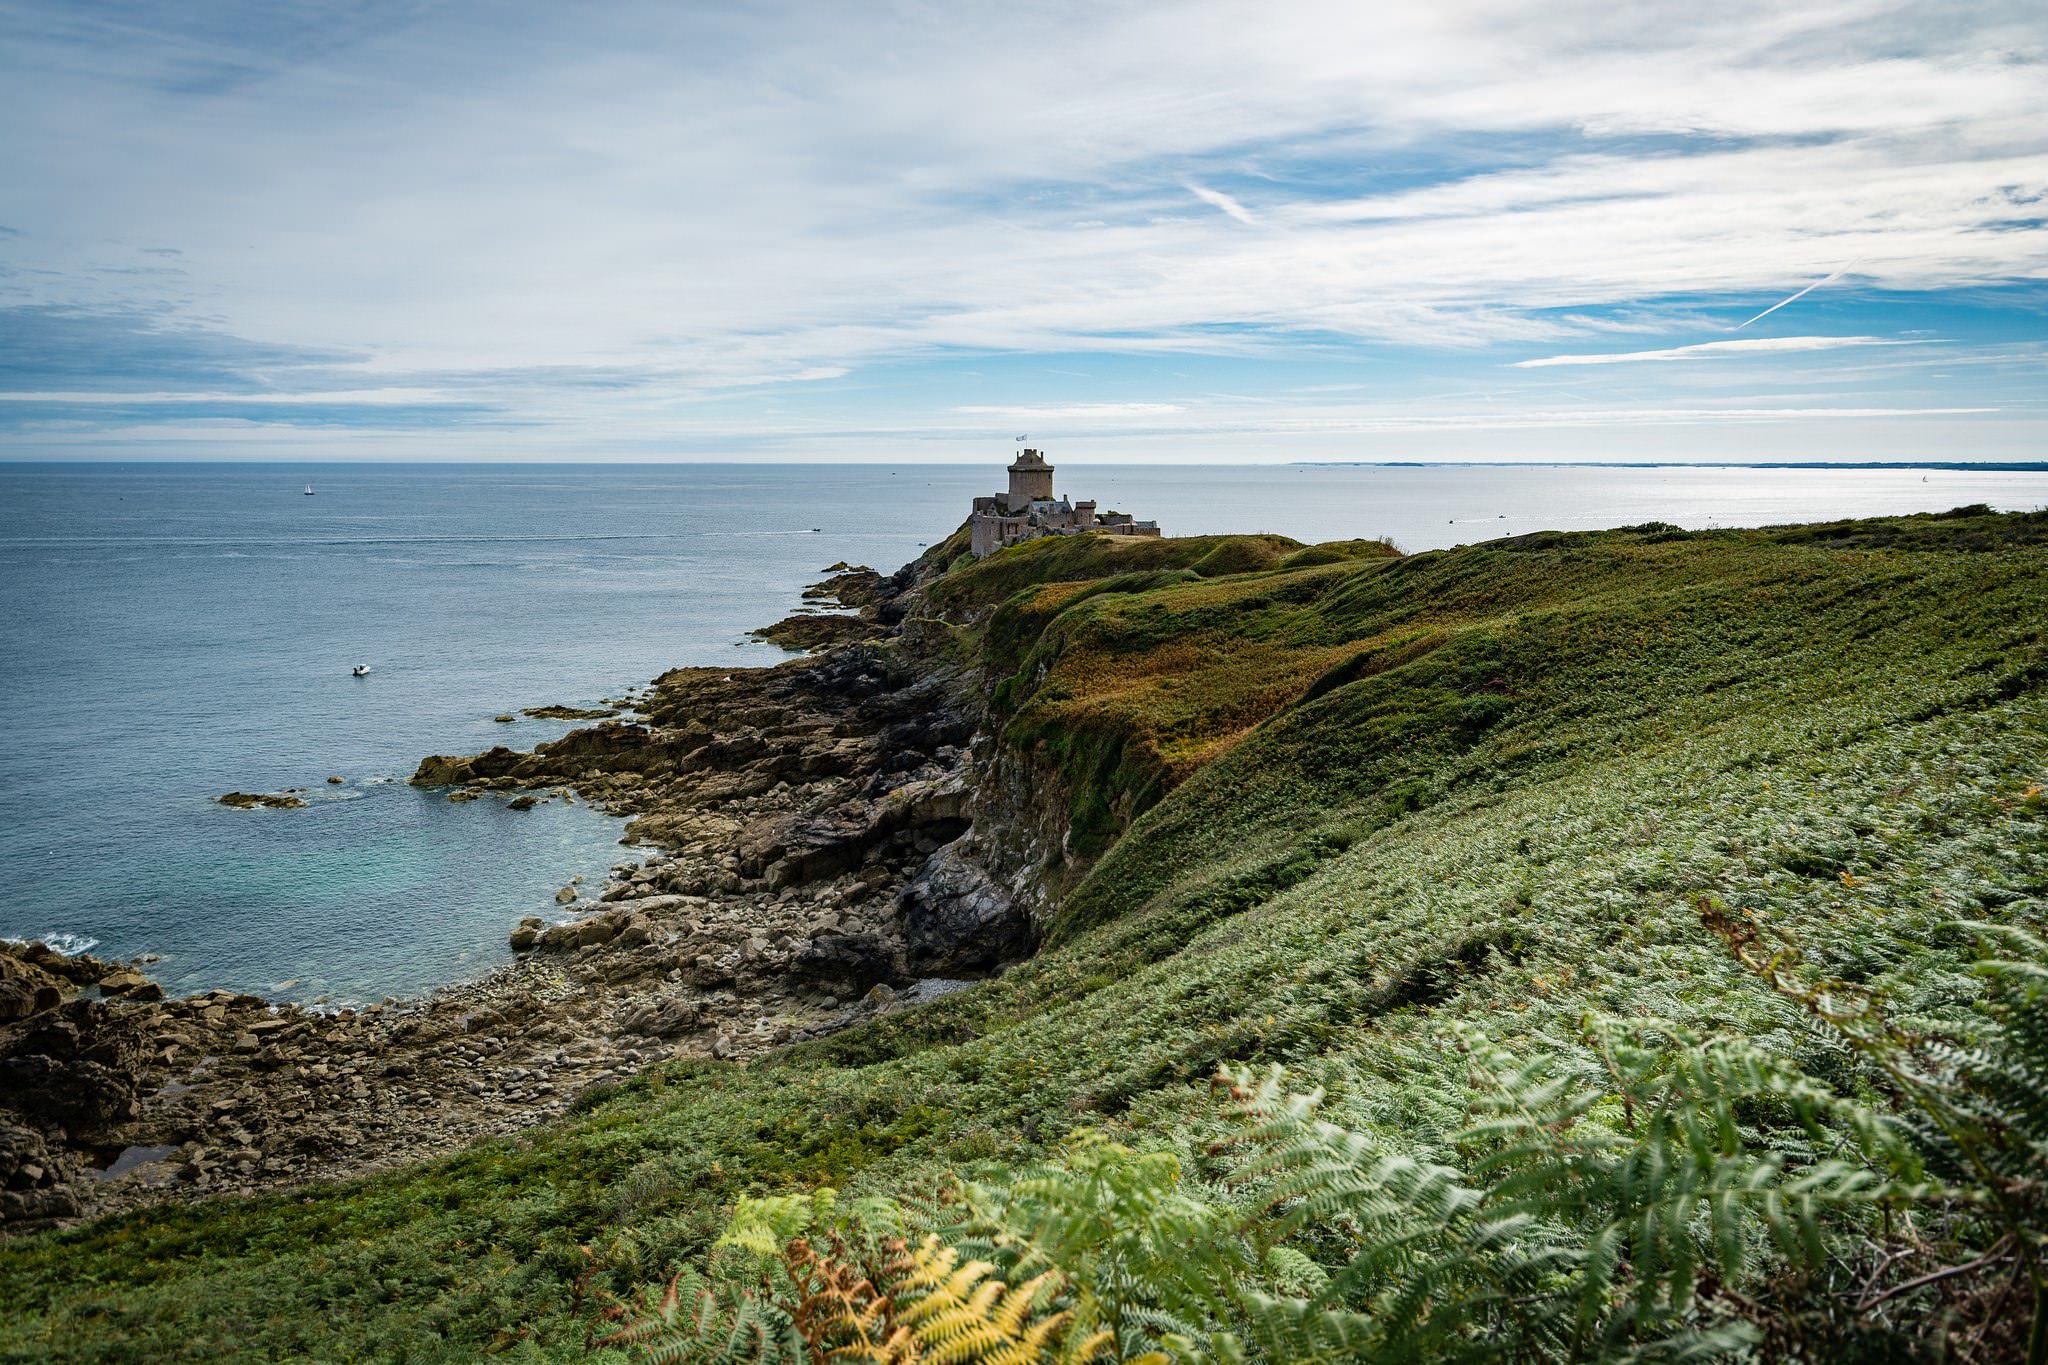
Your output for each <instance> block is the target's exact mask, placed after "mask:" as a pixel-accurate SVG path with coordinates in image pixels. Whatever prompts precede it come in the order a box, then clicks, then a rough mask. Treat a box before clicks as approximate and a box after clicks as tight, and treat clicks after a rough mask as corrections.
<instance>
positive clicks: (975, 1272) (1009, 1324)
mask: <svg viewBox="0 0 2048 1365" xmlns="http://www.w3.org/2000/svg"><path fill="white" fill-rule="evenodd" d="M901 1264H902V1275H901V1278H900V1279H898V1280H897V1281H896V1284H895V1286H894V1297H895V1298H896V1301H897V1313H898V1316H899V1318H900V1319H901V1320H902V1321H903V1322H904V1323H905V1324H907V1325H908V1326H909V1327H910V1329H911V1330H912V1332H913V1333H914V1334H915V1335H916V1339H917V1343H918V1345H919V1347H920V1348H922V1350H921V1354H920V1355H918V1356H917V1357H916V1359H918V1360H920V1361H924V1362H929V1365H967V1362H973V1365H1039V1363H1040V1362H1043V1361H1048V1360H1056V1361H1061V1362H1073V1363H1074V1365H1083V1363H1084V1362H1087V1361H1092V1360H1096V1359H1099V1358H1100V1357H1101V1356H1102V1353H1103V1352H1104V1350H1105V1349H1106V1348H1107V1347H1108V1346H1109V1344H1110V1337H1109V1333H1107V1332H1096V1333H1091V1334H1089V1335H1087V1336H1086V1337H1084V1338H1081V1339H1079V1340H1075V1341H1067V1340H1065V1339H1064V1335H1063V1334H1064V1331H1065V1328H1066V1326H1067V1323H1068V1319H1069V1318H1070V1317H1071V1314H1070V1313H1068V1312H1067V1311H1065V1310H1062V1311H1059V1312H1053V1313H1047V1312H1043V1311H1042V1309H1043V1306H1044V1305H1045V1303H1046V1302H1047V1301H1049V1300H1050V1299H1051V1298H1052V1296H1053V1295H1054V1294H1055V1293H1057V1292H1058V1290H1059V1288H1060V1285H1061V1277H1060V1274H1059V1272H1058V1271H1055V1270H1048V1271H1046V1272H1044V1273H1043V1274H1040V1275H1036V1276H1033V1277H1032V1278H1031V1279H1029V1280H1026V1281H1024V1283H1022V1284H1018V1285H1006V1284H1004V1283H1003V1282H1002V1281H1001V1280H997V1279H992V1278H990V1277H991V1275H992V1274H993V1273H994V1270H995V1267H993V1266H991V1265H990V1264H989V1263H988V1262H986V1261H965V1262H963V1261H962V1260H961V1257H960V1253H959V1251H958V1250H957V1249H955V1248H953V1247H949V1246H943V1245H941V1244H940V1242H939V1239H938V1237H937V1236H929V1237H926V1238H925V1239H924V1241H923V1242H921V1243H920V1244H919V1245H918V1246H917V1247H916V1248H915V1249H914V1250H910V1251H909V1252H908V1254H907V1255H906V1256H905V1257H904V1258H903V1261H902V1262H901Z"/></svg>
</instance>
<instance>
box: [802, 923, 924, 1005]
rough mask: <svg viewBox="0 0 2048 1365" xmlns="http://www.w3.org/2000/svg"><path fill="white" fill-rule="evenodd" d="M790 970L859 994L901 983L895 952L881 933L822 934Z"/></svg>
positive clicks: (813, 940)
mask: <svg viewBox="0 0 2048 1365" xmlns="http://www.w3.org/2000/svg"><path fill="white" fill-rule="evenodd" d="M790 967H791V969H792V970H794V971H795V972H796V973H797V974H798V975H800V976H805V977H809V978H810V979H811V980H813V981H819V982H823V983H825V984H827V985H831V986H837V987H843V988H845V989H846V992H847V993H848V994H850V995H859V994H861V993H863V992H864V991H867V990H869V989H871V988H873V987H875V986H880V985H886V984H887V983H888V982H890V981H892V980H900V979H901V978H902V975H903V972H902V968H901V966H900V965H899V964H898V963H897V960H896V950H895V948H894V946H893V945H892V944H890V942H889V941H888V940H887V939H885V938H883V937H882V936H881V935H879V934H821V935H819V936H818V937H817V938H814V939H812V940H811V942H810V945H809V946H808V947H806V948H804V949H803V950H802V951H801V952H799V953H798V954H797V955H796V958H795V960H794V961H792V962H791V963H790Z"/></svg>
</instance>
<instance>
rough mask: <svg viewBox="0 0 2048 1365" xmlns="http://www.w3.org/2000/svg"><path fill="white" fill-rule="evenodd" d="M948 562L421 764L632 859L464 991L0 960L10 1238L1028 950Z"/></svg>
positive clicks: (261, 1173)
mask: <svg viewBox="0 0 2048 1365" xmlns="http://www.w3.org/2000/svg"><path fill="white" fill-rule="evenodd" d="M939 567H942V565H940V564H939V563H938V562H937V559H936V557H935V556H928V557H927V560H924V561H919V562H918V563H917V564H913V565H909V566H906V567H905V569H903V570H902V571H899V572H898V573H897V574H896V575H893V576H883V575H880V574H877V573H874V572H873V571H871V570H867V569H854V568H850V567H848V566H844V565H835V566H834V567H833V570H830V571H828V572H831V573H833V575H834V576H833V577H831V578H828V579H827V580H826V581H825V582H823V583H821V584H820V585H818V586H817V587H816V588H814V589H812V590H811V591H810V592H808V593H807V594H806V598H807V600H808V601H809V602H811V603H813V604H819V605H824V606H829V607H832V608H834V609H836V614H834V615H831V616H817V615H810V614H803V615H799V616H797V617H793V618H792V621H793V622H815V621H831V622H834V623H836V624H834V625H833V626H831V627H830V637H829V639H825V640H822V641H820V642H819V643H820V644H821V649H820V652H816V653H813V654H811V655H809V656H807V657H803V658H798V659H793V660H790V661H787V662H785V663H782V664H780V665H777V666H774V667H770V668H755V669H733V670H726V669H706V668H689V669H677V670H674V671H672V672H670V673H668V674H665V675H663V676H662V677H661V678H660V679H658V680H657V681H656V682H655V684H654V686H653V688H652V689H651V691H649V692H648V693H647V694H646V695H644V696H641V697H636V698H634V699H633V700H632V705H633V706H634V708H635V712H634V713H632V714H630V715H625V716H621V715H617V714H614V715H612V716H608V717H602V718H599V723H598V724H595V725H593V726H590V727H588V728H585V729H579V730H575V731H572V732H571V733H569V734H568V735H566V736H564V737H563V738H561V739H559V740H555V741H553V742H550V743H543V744H540V745H538V746H536V747H535V748H534V749H532V750H531V751H523V750H516V749H512V748H509V747H503V746H500V747H496V748H493V749H491V750H489V751H487V752H485V753H481V754H476V755H469V756H435V757H430V758H428V759H426V760H424V761H423V762H422V763H421V764H420V765H419V769H418V771H417V773H416V774H415V775H414V777H413V779H412V780H413V781H414V782H415V783H416V784H420V785H423V786H431V787H442V788H446V789H447V790H448V793H449V796H450V799H454V800H462V799H475V798H477V797H480V796H482V795H483V794H485V793H504V794H507V795H509V796H511V798H512V803H513V804H519V803H522V802H523V803H525V804H526V805H529V806H530V805H532V804H534V803H535V802H537V801H540V800H547V799H554V798H555V797H558V796H561V797H567V796H568V793H570V792H572V791H573V792H574V793H577V794H580V796H581V797H582V798H583V799H585V800H588V801H591V802H594V803H596V804H598V805H599V806H600V807H602V808H603V809H606V810H608V811H611V812H614V813H617V814H621V815H624V816H627V817H629V823H628V825H627V839H628V841H629V842H631V843H633V844H636V845H640V846H644V847H646V848H647V849H649V850H650V851H649V852H648V853H646V855H645V856H643V857H641V858H638V859H636V860H634V861H629V862H621V863H619V864H617V865H616V866H615V867H614V868H613V874H612V877H611V878H610V879H609V880H607V881H606V882H604V883H603V884H602V885H598V886H588V887H587V886H583V885H580V884H577V883H571V884H569V885H565V886H564V887H563V888H562V889H561V891H560V892H559V893H558V894H557V896H556V901H557V905H558V910H557V912H556V914H555V916H554V917H553V918H552V919H549V918H545V917H540V916H531V917H528V918H526V919H523V920H521V921H520V922H519V923H518V925H517V926H516V927H513V928H512V929H511V932H510V936H509V940H510V943H511V946H512V947H513V948H514V949H515V950H516V951H517V954H518V956H517V958H516V960H515V961H514V962H513V963H511V964H509V965H507V966H506V967H504V968H502V969H500V970H498V971H495V972H493V973H491V974H489V975H488V976H486V977H484V978H482V979H480V980H477V981H472V982H466V983H461V984H457V985H451V986H449V987H447V988H445V989H443V990H441V991H438V992H436V993H435V994H434V995H432V996H431V997H429V998H426V999H419V1000H405V1001H395V1000H387V1001H385V1002H383V1003H382V1004H378V1005H371V1006H368V1007H366V1008H349V1009H338V1010H332V1011H320V1010H312V1009H305V1008H301V1007H298V1006H295V1005H288V1004H276V1003H273V1002H270V1001H268V1000H265V999H263V998H261V997H257V996H251V995H238V994H233V993H229V992H221V991H216V992H211V993H208V994H204V995H197V996H192V997H188V998H183V999H165V998H164V993H163V991H162V989H161V988H160V987H159V986H158V985H157V984H156V983H155V982H153V981H151V980H149V979H148V977H147V976H146V975H145V974H144V973H143V972H142V971H140V970H138V969H137V967H136V966H134V965H123V964H119V963H112V962H106V961H101V960H98V959H95V958H92V957H89V956H66V955H64V954H62V953H59V952H57V951H55V950H53V949H51V948H49V947H47V946H45V945H42V944H29V945H16V944H7V945H0V1229H4V1230H6V1231H10V1232H12V1231H21V1230H27V1229H31V1228H36V1227H43V1226H49V1225H52V1224H57V1223H63V1222H67V1221H71V1220H75V1219H79V1218H83V1217H89V1216H97V1215H99V1214H103V1213H107V1212H112V1211H117V1210H119V1209H122V1208H126V1207H132V1206H135V1205H137V1204H140V1203H145V1202H150V1201H154V1200H161V1199H165V1198H177V1197H185V1196H192V1195H210V1194H217V1193H222V1192H249V1191H256V1190H262V1189H271V1188H279V1187H284V1186H289V1185H292V1184H296V1183H299V1182H303V1181H306V1180H310V1179H314V1178H332V1177H337V1176H345V1175H350V1174H356V1173H362V1172H367V1171H370V1170H374V1169H377V1168H380V1167H383V1166H388V1165H392V1164H397V1163H401V1162H405V1161H409V1160H414V1159H417V1158H420V1157H423V1156H428V1155H432V1154H435V1153H438V1152H442V1151H446V1150H450V1149H453V1148H455V1147H458V1146H461V1145H463V1144H465V1143H467V1142H469V1141H472V1140H474V1139H476V1138H478V1137H481V1136H484V1135H488V1134H493V1133H504V1132H509V1131H514V1130H517V1129H519V1128H523V1127H526V1126H529V1125H531V1124H534V1123H537V1122H541V1121H544V1120H546V1119H548V1118H551V1117H554V1116H557V1115H559V1114H561V1113H562V1112H564V1111H565V1110H566V1109H568V1108H569V1107H570V1106H571V1105H573V1104H575V1103H576V1102H577V1100H578V1098H579V1097H581V1096H586V1095H589V1094H591V1093H593V1092H597V1093H602V1091H603V1089H604V1088H605V1087H606V1086H607V1085H608V1084H611V1083H615V1082H617V1081H619V1080H621V1079H623V1078H624V1077H626V1076H628V1075H630V1074H631V1073H632V1072H634V1071H635V1070H637V1069H639V1068H640V1067H642V1066H645V1065H647V1064H650V1063H652V1062H655V1061H658V1060H664V1059H667V1058H671V1057H676V1056H708V1057H716V1058H724V1059H734V1060H744V1059H746V1058H748V1057H750V1056H753V1055H756V1054H758V1053H761V1052H763V1051H765V1050H768V1049H771V1048H775V1047H779V1046H782V1045H786V1044H788V1043H791V1042H793V1041H797V1040H801V1039H804V1038H810V1037H816V1036H819V1035H822V1034H825V1033H829V1032H832V1031H835V1030H838V1029H842V1028H845V1027H847V1026H848V1025H850V1024H852V1023H854V1022H857V1021H859V1020H861V1019H863V1018H867V1017H870V1016H872V1015H874V1014H877V1013H883V1012H888V1011H892V1010H897V1009H903V1008H908V1007H911V1006H914V1005H916V1004H918V1003H921V1002H923V1001H926V1000H929V999H933V998H936V997H938V996H941V995H944V994H946V993H948V992H950V991H953V990H957V989H959V988H960V987H961V986H962V985H963V984H965V982H966V981H968V980H970V979H973V978H975V977H978V976H984V975H987V974H990V973H993V972H997V971H1000V970H1001V969H1002V968H1003V967H1004V966H1005V965H1006V964H1007V963H1009V962H1012V961H1015V960H1017V959H1018V958H1020V957H1022V956H1024V955H1026V954H1028V953H1029V951H1030V949H1031V946H1032V941H1033V930H1032V921H1031V917H1030V914H1029V910H1028V907H1029V904H1030V900H1031V897H1030V895H1029V891H1030V880H1031V876H1032V875H1035V874H1036V873H1037V871H1038V867H1037V864H1038V862H1039V861H1041V859H1040V858H1039V857H1038V856H1037V854H1036V852H1034V851H1031V850H1023V854H1022V856H1017V855H1019V852H1020V850H1019V849H1016V848H1008V846H1007V845H1006V844H1005V843H1004V842H1003V841H986V840H985V841H983V842H982V843H981V844H978V843H977V840H976V835H975V821H976V817H977V787H978V783H977V780H976V775H977V773H978V772H979V771H980V770H981V769H983V768H986V767H987V766H988V759H989V757H990V745H991V741H990V740H989V739H988V738H987V737H986V736H985V735H983V734H982V733H981V731H982V721H983V716H984V711H985V704H984V696H983V686H982V682H981V680H980V679H979V678H978V677H977V676H976V675H975V673H974V671H973V670H972V669H971V668H970V667H969V666H967V665H966V664H965V663H963V662H962V661H961V660H960V659H959V658H958V657H956V654H955V652H954V651H952V650H951V649H950V648H949V647H948V639H947V627H945V626H944V625H943V624H942V623H940V622H937V621H933V620H930V619H927V618H924V617H921V616H919V615H918V614H917V613H918V609H919V607H920V606H921V596H920V592H921V588H922V586H923V585H924V584H925V583H926V582H927V581H928V580H929V579H930V578H931V577H932V576H933V575H934V574H935V573H936V572H937V570H938V568H939ZM783 624H784V626H789V625H790V624H791V623H790V622H785V623H783ZM778 629H779V628H771V631H775V630H778ZM772 638H777V639H780V640H783V641H784V642H785V643H797V642H798V641H799V640H802V639H804V638H805V637H804V636H803V632H802V631H801V630H789V631H781V632H780V634H774V635H772ZM570 709H572V708H538V709H536V710H534V711H529V712H528V713H527V714H540V713H542V712H545V713H547V714H555V713H556V712H567V711H568V710H570ZM999 785H1000V784H999ZM233 795H241V794H233ZM222 799H223V800H225V801H228V802H229V803H230V804H237V805H241V804H248V805H286V804H297V802H296V800H294V801H292V802H289V803H287V802H285V801H283V800H278V799H275V798H270V797H250V798H247V799H246V800H233V799H232V797H228V798H222ZM568 799H574V798H573V797H569V798H568ZM1027 823H1028V822H1027ZM1010 842H1012V843H1014V842H1015V841H1014V839H1013V840H1011V841H1010ZM1027 842H1028V841H1027ZM1004 849H1007V853H1008V855H1009V856H1007V857H1005V856H990V855H991V854H994V853H997V852H998V851H1000V850H1004ZM1005 866H1009V867H1010V868H1011V872H1012V875H1011V876H1010V877H1009V879H1008V884H1005V880H1004V878H1003V877H1002V875H1001V871H1000V869H1001V868H1003V867H1005Z"/></svg>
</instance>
